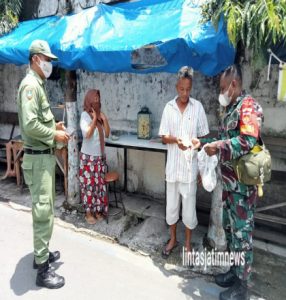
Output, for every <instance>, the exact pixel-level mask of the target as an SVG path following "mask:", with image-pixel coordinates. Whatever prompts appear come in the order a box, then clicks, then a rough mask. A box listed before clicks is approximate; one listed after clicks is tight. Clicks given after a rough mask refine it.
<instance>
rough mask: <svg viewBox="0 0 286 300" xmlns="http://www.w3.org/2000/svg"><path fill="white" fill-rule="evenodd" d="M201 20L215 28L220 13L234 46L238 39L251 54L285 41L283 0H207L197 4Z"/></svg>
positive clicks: (285, 5)
mask: <svg viewBox="0 0 286 300" xmlns="http://www.w3.org/2000/svg"><path fill="white" fill-rule="evenodd" d="M201 8H202V22H203V23H205V22H208V21H211V22H212V23H213V25H214V26H215V28H216V29H217V27H218V23H219V21H220V18H221V16H223V18H224V20H225V22H226V26H227V33H228V37H229V39H230V41H231V43H232V44H233V46H234V47H237V44H238V43H239V42H241V43H242V46H243V47H245V48H247V49H249V50H251V51H252V52H253V54H254V55H255V54H257V53H259V52H260V51H261V48H265V47H269V46H270V45H271V44H276V43H277V42H279V41H284V40H286V0H249V1H243V0H242V1H236V0H224V1H222V0H210V1H207V2H206V3H204V4H203V5H201Z"/></svg>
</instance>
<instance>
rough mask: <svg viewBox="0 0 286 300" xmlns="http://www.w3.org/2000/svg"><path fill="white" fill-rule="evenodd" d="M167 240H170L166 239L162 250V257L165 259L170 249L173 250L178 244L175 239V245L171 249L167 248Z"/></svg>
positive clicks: (170, 251)
mask: <svg viewBox="0 0 286 300" xmlns="http://www.w3.org/2000/svg"><path fill="white" fill-rule="evenodd" d="M169 242H170V240H168V241H167V243H166V244H165V247H164V249H163V250H162V257H163V258H164V259H167V258H168V257H169V256H170V254H171V253H172V251H173V250H174V249H175V248H177V247H178V245H179V243H178V242H177V241H176V243H175V245H174V246H173V247H172V248H171V249H169V250H167V246H168V244H169Z"/></svg>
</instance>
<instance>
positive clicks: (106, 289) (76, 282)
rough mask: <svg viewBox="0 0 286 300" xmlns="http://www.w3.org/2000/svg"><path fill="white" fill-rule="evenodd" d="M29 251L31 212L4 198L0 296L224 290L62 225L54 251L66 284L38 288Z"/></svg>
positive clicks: (141, 295) (173, 295)
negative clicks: (59, 257) (162, 267)
mask: <svg viewBox="0 0 286 300" xmlns="http://www.w3.org/2000/svg"><path fill="white" fill-rule="evenodd" d="M31 249H32V220H31V214H30V213H27V212H23V211H18V210H15V209H12V208H11V207H9V206H8V205H7V204H5V203H3V202H0V257H1V264H0V300H10V299H19V298H20V299H21V300H22V299H28V300H34V299H37V300H45V299H51V300H56V299H60V300H65V299H68V300H78V299H80V300H85V299H104V300H109V299H111V300H117V299H119V300H120V299H124V300H128V299H132V300H134V299H136V300H141V299H142V300H146V299H148V300H153V299H154V300H165V299H166V300H169V299H170V300H177V299H178V300H180V299H200V300H204V299H206V300H212V299H218V294H219V292H220V289H219V288H218V287H217V286H216V285H214V284H212V283H208V282H205V281H204V280H203V279H192V280H185V279H183V278H180V277H178V276H175V275H171V274H170V273H169V272H167V271H165V270H163V269H161V268H160V267H159V266H156V265H155V264H154V262H153V261H152V259H150V258H149V257H143V256H140V255H137V254H136V253H133V252H131V251H130V250H128V249H126V248H124V247H121V246H119V245H117V244H112V243H110V242H108V241H105V240H100V239H96V238H92V237H90V236H87V235H85V234H82V233H76V232H74V231H72V230H71V229H67V228H63V227H60V226H58V225H56V226H55V229H54V235H53V238H52V241H51V249H52V250H60V251H61V253H62V259H61V261H60V262H58V263H54V264H53V266H54V267H55V269H57V272H58V273H59V274H60V275H63V276H65V278H66V285H65V286H64V287H63V288H62V289H59V290H48V289H44V288H38V287H37V286H36V285H35V278H36V271H34V270H33V269H32V260H33V254H32V252H31Z"/></svg>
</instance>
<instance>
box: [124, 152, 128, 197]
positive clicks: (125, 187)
mask: <svg viewBox="0 0 286 300" xmlns="http://www.w3.org/2000/svg"><path fill="white" fill-rule="evenodd" d="M127 159H128V158H127V148H124V192H125V193H126V192H127Z"/></svg>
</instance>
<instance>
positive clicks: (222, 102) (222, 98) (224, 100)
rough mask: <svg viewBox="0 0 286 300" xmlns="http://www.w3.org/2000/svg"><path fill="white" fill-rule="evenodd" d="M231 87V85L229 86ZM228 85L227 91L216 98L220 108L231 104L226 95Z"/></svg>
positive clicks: (229, 98)
mask: <svg viewBox="0 0 286 300" xmlns="http://www.w3.org/2000/svg"><path fill="white" fill-rule="evenodd" d="M230 85H231V84H230ZM230 85H229V87H228V89H227V91H225V92H224V93H223V94H219V97H218V101H219V103H220V105H221V106H224V107H226V106H228V105H229V103H230V102H231V98H232V97H230V96H229V95H228V91H229V88H230Z"/></svg>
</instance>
